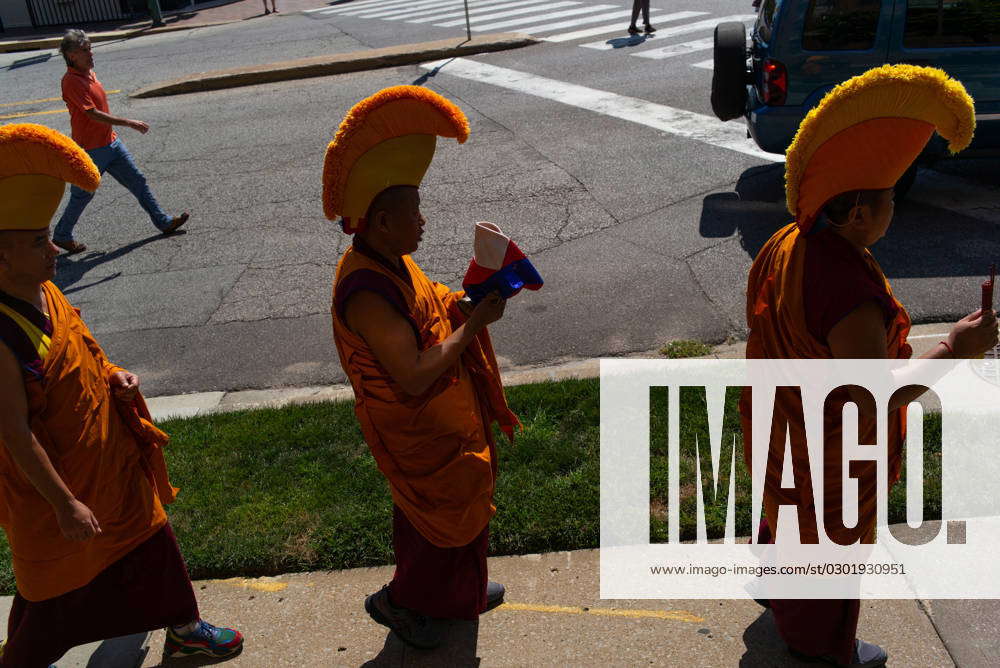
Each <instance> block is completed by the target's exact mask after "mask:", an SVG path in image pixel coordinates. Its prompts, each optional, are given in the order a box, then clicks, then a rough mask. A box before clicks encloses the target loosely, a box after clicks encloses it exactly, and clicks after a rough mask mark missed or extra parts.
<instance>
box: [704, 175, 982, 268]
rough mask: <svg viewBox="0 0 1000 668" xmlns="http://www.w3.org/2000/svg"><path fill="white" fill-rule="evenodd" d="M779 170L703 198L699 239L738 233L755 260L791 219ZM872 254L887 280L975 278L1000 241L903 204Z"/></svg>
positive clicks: (974, 223)
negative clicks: (771, 238)
mask: <svg viewBox="0 0 1000 668" xmlns="http://www.w3.org/2000/svg"><path fill="white" fill-rule="evenodd" d="M784 169H785V166H784V164H771V165H761V166H757V167H751V168H750V169H747V170H746V171H744V172H743V173H742V174H741V175H740V178H739V180H738V181H737V182H736V187H735V192H731V193H713V194H711V195H708V196H707V197H705V199H704V201H703V203H702V211H701V219H700V221H699V232H700V233H701V236H702V237H705V238H726V237H730V236H732V235H733V234H738V235H739V239H740V245H741V246H742V248H743V249H744V250H745V251H746V253H747V255H748V256H749V257H750V259H753V258H755V257H757V253H759V252H760V249H761V248H762V247H763V245H764V244H765V243H766V242H767V240H768V239H769V238H770V237H771V235H772V234H774V233H775V232H776V231H777V230H778V229H779V228H781V227H783V226H784V225H787V224H788V223H790V222H792V220H793V217H792V214H790V213H789V212H788V210H787V209H786V207H785V185H784ZM933 173H934V172H931V174H933ZM871 251H872V254H873V255H874V256H875V258H876V259H877V260H878V262H879V264H880V265H881V266H882V270H883V271H884V272H885V274H886V276H888V277H889V278H936V277H950V276H980V275H983V274H984V273H988V271H989V267H990V264H991V263H992V262H995V261H996V259H997V257H998V256H1000V240H998V238H997V235H996V227H995V225H994V224H991V223H988V222H986V221H983V220H977V219H975V218H971V217H969V216H966V215H963V214H962V213H960V212H957V211H949V210H946V209H941V208H937V207H934V206H930V205H927V204H924V203H918V202H915V201H911V200H908V199H903V200H902V201H899V202H897V203H896V213H895V216H894V218H893V222H892V225H891V226H890V227H889V232H888V234H886V236H885V238H884V239H882V240H881V241H880V242H878V243H876V244H875V245H874V246H872V248H871Z"/></svg>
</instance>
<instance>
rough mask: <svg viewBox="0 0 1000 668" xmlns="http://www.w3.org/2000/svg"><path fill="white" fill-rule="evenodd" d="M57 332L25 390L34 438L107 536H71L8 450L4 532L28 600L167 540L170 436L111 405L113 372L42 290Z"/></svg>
mask: <svg viewBox="0 0 1000 668" xmlns="http://www.w3.org/2000/svg"><path fill="white" fill-rule="evenodd" d="M43 290H44V292H45V296H46V299H47V300H48V305H49V309H50V316H51V320H52V327H53V333H52V337H51V345H50V347H49V351H48V354H47V356H46V357H45V359H44V366H43V380H39V379H35V378H30V379H27V381H26V383H25V391H26V393H27V400H28V418H29V421H30V426H31V431H32V433H33V434H34V435H35V438H36V439H37V440H38V442H39V443H40V444H41V446H42V447H43V448H44V449H45V451H46V453H47V454H48V456H49V458H50V459H51V460H52V464H53V466H54V467H55V470H56V471H57V473H58V474H59V475H60V477H62V479H63V481H64V482H65V483H66V486H67V487H68V488H69V490H70V491H71V492H72V493H73V495H74V496H75V497H76V498H77V499H79V500H80V501H81V502H82V503H84V504H85V505H86V506H87V507H88V508H90V510H91V511H93V513H94V515H95V516H96V517H97V519H98V522H99V523H100V525H101V530H102V533H100V534H98V535H97V536H95V537H94V538H92V539H90V540H87V541H82V542H78V541H70V540H67V539H66V538H64V537H63V535H62V532H61V531H60V529H59V525H58V523H57V522H56V516H55V512H54V511H53V509H52V506H51V505H50V504H49V502H48V501H46V500H45V498H44V497H42V495H41V494H39V493H38V491H37V490H36V489H35V487H34V486H33V485H32V484H31V482H30V481H29V480H28V479H27V478H26V477H25V476H24V474H22V473H21V471H20V469H19V468H18V466H17V464H16V463H15V462H14V460H13V459H12V458H11V456H10V452H9V450H8V449H7V447H6V446H4V445H2V444H0V525H2V526H3V528H4V531H5V532H6V534H7V540H8V542H9V543H10V549H11V554H12V558H13V567H14V576H15V578H16V580H17V588H18V591H19V592H20V594H21V595H22V596H23V597H24V598H25V599H27V600H28V601H42V600H46V599H50V598H53V597H56V596H59V595H61V594H64V593H66V592H69V591H71V590H74V589H77V588H79V587H82V586H84V585H86V584H88V583H89V582H90V581H91V580H93V579H94V577H95V576H97V575H98V573H100V572H101V571H103V570H104V569H105V568H107V567H108V566H110V565H111V564H112V563H114V562H115V561H117V560H118V559H120V558H121V557H123V556H125V555H126V554H128V553H129V552H130V551H132V550H133V549H134V548H136V547H137V546H139V545H140V544H141V543H143V542H144V541H146V540H147V539H148V538H150V537H151V536H153V535H154V534H155V533H156V532H157V531H159V530H160V529H161V528H162V527H163V525H164V524H165V523H166V521H167V516H166V513H165V512H164V510H163V505H162V504H164V503H170V502H172V501H173V500H174V497H175V495H176V492H177V490H176V489H174V488H173V487H171V486H170V484H169V482H168V481H167V471H166V464H165V462H164V459H163V452H162V450H161V448H162V446H163V445H165V444H166V442H167V440H168V439H167V435H166V434H164V433H163V432H162V431H160V430H159V429H157V428H156V427H155V426H153V424H152V423H151V422H150V421H149V412H148V410H147V409H146V406H145V402H143V400H142V398H141V397H139V398H138V399H137V400H136V401H135V402H133V403H132V404H125V403H123V402H120V401H116V400H114V399H113V398H112V396H111V391H110V387H109V385H108V379H109V378H110V376H111V374H113V373H114V372H116V371H120V370H122V369H121V368H120V367H117V366H115V365H114V364H111V363H110V362H109V361H108V359H107V357H106V356H105V355H104V351H103V350H101V347H100V346H99V345H98V344H97V342H96V341H95V340H94V337H93V336H92V335H91V333H90V331H89V330H88V329H87V326H86V325H85V324H84V323H83V320H82V319H81V318H80V315H79V311H78V310H77V309H75V308H73V307H72V306H71V305H70V303H69V302H68V301H66V298H65V297H64V296H63V294H62V293H61V292H60V291H59V289H58V288H57V287H56V286H55V285H53V284H52V283H51V282H47V283H45V284H44V285H43Z"/></svg>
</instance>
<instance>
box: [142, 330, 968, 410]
mask: <svg viewBox="0 0 1000 668" xmlns="http://www.w3.org/2000/svg"><path fill="white" fill-rule="evenodd" d="M949 329H951V324H950V323H930V324H924V325H914V327H913V328H912V329H911V330H910V344H911V345H912V346H913V356H914V357H918V356H920V355H921V354H923V353H924V352H925V351H926V350H928V349H929V348H931V347H933V346H934V345H936V344H937V342H938V341H939V340H941V339H942V338H944V337H946V336H947V332H948V330H949ZM745 356H746V342H745V341H736V342H729V343H722V344H719V345H717V346H714V347H713V349H712V352H711V353H709V354H708V355H705V358H715V359H743V358H744V357H745ZM625 357H631V358H640V359H641V358H650V359H662V355H660V353H659V352H657V351H655V350H651V351H646V352H640V353H635V354H632V355H626V356H625ZM600 375H601V361H600V359H597V358H592V359H573V360H564V361H560V362H556V363H554V364H553V363H550V364H545V365H539V366H523V367H514V368H508V369H507V370H506V371H504V372H503V373H501V378H502V379H503V384H504V386H505V387H512V386H514V385H528V384H530V383H544V382H546V381H560V380H568V379H571V378H579V379H586V378H597V377H599V376H600ZM353 399H354V391H353V390H352V389H351V386H350V385H347V384H340V385H327V386H313V387H279V388H273V389H266V390H236V391H233V392H193V393H191V394H178V395H174V396H162V397H146V403H147V404H148V406H149V410H150V412H151V413H152V414H153V419H154V420H156V421H160V420H166V419H169V418H189V417H194V416H196V415H206V414H209V413H228V412H232V411H242V410H252V409H257V408H281V407H283V406H288V405H292V404H311V403H318V402H323V401H352V400H353Z"/></svg>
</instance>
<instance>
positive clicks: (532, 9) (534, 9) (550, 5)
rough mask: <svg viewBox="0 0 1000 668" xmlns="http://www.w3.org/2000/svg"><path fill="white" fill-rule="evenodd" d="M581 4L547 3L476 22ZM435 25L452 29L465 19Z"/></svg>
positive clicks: (489, 15) (483, 17)
mask: <svg viewBox="0 0 1000 668" xmlns="http://www.w3.org/2000/svg"><path fill="white" fill-rule="evenodd" d="M579 4H580V3H579V2H546V3H544V4H543V5H542V6H538V7H522V8H521V9H511V10H509V11H506V12H497V13H495V14H485V15H483V16H477V17H476V21H492V20H493V19H503V18H507V17H508V16H517V15H518V14H531V13H532V12H544V11H545V10H546V9H556V8H558V7H568V6H570V5H579ZM434 25H438V26H442V27H450V26H457V25H465V19H464V18H463V19H457V20H455V21H446V22H445V23H435V24H434Z"/></svg>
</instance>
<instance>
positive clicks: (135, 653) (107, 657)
mask: <svg viewBox="0 0 1000 668" xmlns="http://www.w3.org/2000/svg"><path fill="white" fill-rule="evenodd" d="M147 638H149V634H148V633H133V634H132V635H130V636H121V637H118V638H111V639H109V640H105V641H104V642H102V643H101V644H100V645H99V646H98V647H97V649H96V650H95V651H94V653H93V654H91V655H90V660H89V661H87V668H134V667H135V666H139V665H142V662H143V660H144V659H145V658H146V654H147V653H148V652H149V646H148V645H147V644H146V640H147Z"/></svg>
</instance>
